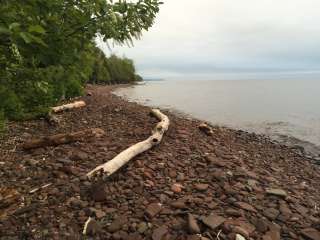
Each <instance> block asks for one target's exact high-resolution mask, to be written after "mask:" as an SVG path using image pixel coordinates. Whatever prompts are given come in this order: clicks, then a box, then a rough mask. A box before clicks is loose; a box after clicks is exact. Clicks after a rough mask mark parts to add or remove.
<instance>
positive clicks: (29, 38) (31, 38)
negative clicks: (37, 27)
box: [20, 32, 48, 47]
mask: <svg viewBox="0 0 320 240" xmlns="http://www.w3.org/2000/svg"><path fill="white" fill-rule="evenodd" d="M20 37H21V38H22V39H23V40H24V42H25V43H27V44H30V43H32V42H33V43H37V44H40V45H42V46H45V47H47V46H48V45H47V44H46V43H45V42H44V41H43V40H42V39H41V38H39V37H37V36H34V35H32V34H31V33H28V32H21V33H20Z"/></svg>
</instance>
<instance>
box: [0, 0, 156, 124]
mask: <svg viewBox="0 0 320 240" xmlns="http://www.w3.org/2000/svg"><path fill="white" fill-rule="evenodd" d="M160 4H161V2H159V0H137V1H126V0H118V1H112V0H94V1H75V0H50V1H47V0H24V1H13V0H1V4H0V112H1V114H3V115H4V116H5V117H6V118H9V119H21V118H26V117H34V116H41V115H43V114H45V113H46V112H47V111H48V108H49V107H50V106H52V105H53V104H55V103H57V102H58V101H59V100H61V99H64V98H70V97H74V96H78V95H80V94H81V93H82V92H83V85H84V83H85V82H86V81H87V80H88V79H90V81H92V82H96V83H120V82H131V81H133V80H135V79H137V78H136V74H135V70H134V66H133V63H132V61H131V60H129V59H125V58H124V59H120V58H118V57H116V56H111V57H110V58H105V56H104V55H103V53H102V52H101V51H100V52H99V50H98V49H97V48H96V47H95V46H94V43H93V42H94V39H95V37H96V36H97V35H99V36H101V37H102V38H103V39H104V40H105V41H108V40H111V41H114V42H115V43H119V44H130V43H132V41H133V39H135V38H139V37H140V35H141V32H142V31H143V30H148V29H149V28H150V27H151V26H152V24H153V22H154V19H155V15H156V13H157V12H158V11H159V5H160Z"/></svg>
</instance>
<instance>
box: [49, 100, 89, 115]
mask: <svg viewBox="0 0 320 240" xmlns="http://www.w3.org/2000/svg"><path fill="white" fill-rule="evenodd" d="M84 106H86V103H85V102H84V101H76V102H73V103H68V104H65V105H61V106H57V107H52V108H51V109H52V111H53V112H54V113H58V112H63V111H65V110H70V109H73V108H80V107H84Z"/></svg>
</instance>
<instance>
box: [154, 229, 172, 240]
mask: <svg viewBox="0 0 320 240" xmlns="http://www.w3.org/2000/svg"><path fill="white" fill-rule="evenodd" d="M167 233H168V228H167V226H161V227H159V228H157V229H155V230H154V231H153V233H152V240H162V239H163V237H164V236H165V235H166V234H167Z"/></svg>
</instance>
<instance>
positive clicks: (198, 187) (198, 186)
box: [194, 183, 209, 192]
mask: <svg viewBox="0 0 320 240" xmlns="http://www.w3.org/2000/svg"><path fill="white" fill-rule="evenodd" d="M194 187H195V189H196V190H198V191H200V192H204V191H206V190H207V189H208V187H209V185H208V184H205V183H198V184H196V185H195V186H194Z"/></svg>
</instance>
